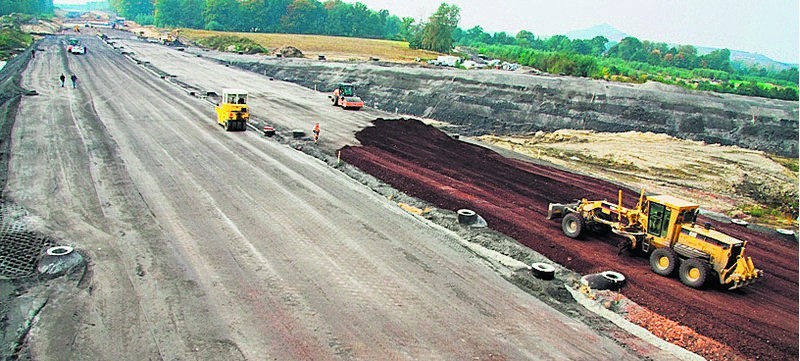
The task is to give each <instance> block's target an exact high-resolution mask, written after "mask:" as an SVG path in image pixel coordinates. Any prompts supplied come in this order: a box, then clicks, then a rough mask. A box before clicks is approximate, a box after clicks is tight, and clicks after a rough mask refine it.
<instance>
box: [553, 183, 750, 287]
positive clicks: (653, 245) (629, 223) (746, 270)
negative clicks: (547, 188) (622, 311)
mask: <svg viewBox="0 0 800 361" xmlns="http://www.w3.org/2000/svg"><path fill="white" fill-rule="evenodd" d="M698 212H699V206H698V205H697V204H694V203H691V202H688V201H685V200H682V199H679V198H676V197H673V196H669V195H651V196H647V197H645V194H644V190H642V193H641V195H640V196H639V201H638V203H637V204H636V207H635V208H632V209H631V208H625V207H623V206H622V191H619V200H618V202H617V203H616V204H615V203H612V202H608V201H606V200H602V201H591V200H587V199H585V198H584V199H581V200H580V201H577V202H574V203H568V204H562V203H550V205H549V207H548V211H547V219H554V218H562V221H561V229H562V231H563V232H564V234H565V235H566V236H567V237H570V238H578V237H580V235H581V233H583V232H584V231H587V230H588V231H593V232H596V233H600V234H605V233H607V232H608V231H611V232H613V233H615V234H618V235H620V236H622V237H624V242H623V243H622V246H621V247H620V253H621V252H622V251H623V250H625V249H630V250H632V251H633V252H640V253H642V254H646V255H648V254H649V257H650V268H651V269H652V270H653V272H655V273H657V274H659V275H662V276H669V275H671V274H672V273H674V272H675V270H677V271H678V276H679V278H680V280H681V282H683V284H685V285H686V286H689V287H692V288H701V287H703V285H705V284H706V281H708V280H711V279H713V278H718V280H719V283H720V284H721V285H722V286H724V287H727V288H728V289H731V290H732V289H736V288H740V287H744V286H747V285H749V284H751V283H753V282H755V281H756V280H757V279H759V278H760V277H761V276H762V274H763V271H762V270H760V269H756V268H755V266H754V265H753V260H752V259H751V258H750V257H746V256H745V246H746V245H747V241H743V240H740V239H736V238H734V237H731V236H729V235H727V234H724V233H722V232H719V231H717V230H716V229H714V227H712V226H711V224H710V223H706V224H704V225H698V224H697V223H696V221H697V214H698Z"/></svg>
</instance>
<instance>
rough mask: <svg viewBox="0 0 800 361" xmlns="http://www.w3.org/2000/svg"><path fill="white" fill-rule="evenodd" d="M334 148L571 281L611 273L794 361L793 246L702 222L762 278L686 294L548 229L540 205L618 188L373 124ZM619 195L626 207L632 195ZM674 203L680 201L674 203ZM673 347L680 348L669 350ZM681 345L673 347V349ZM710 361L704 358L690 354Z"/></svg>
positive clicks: (676, 311)
mask: <svg viewBox="0 0 800 361" xmlns="http://www.w3.org/2000/svg"><path fill="white" fill-rule="evenodd" d="M356 138H357V139H358V140H359V141H360V143H361V146H355V147H344V148H342V150H341V157H342V160H344V161H346V162H348V163H350V164H352V165H354V166H356V167H358V168H360V169H361V170H363V171H365V172H367V173H369V174H371V175H373V176H375V177H377V178H379V179H381V180H383V181H384V182H386V183H388V184H390V185H392V186H393V187H395V188H397V189H398V190H400V191H403V192H405V193H407V194H409V195H412V196H415V197H418V198H420V199H423V200H426V201H429V202H431V203H433V204H435V205H436V206H438V207H441V208H446V209H451V210H457V209H460V208H470V209H473V210H475V211H476V212H478V213H479V214H480V215H481V216H483V217H484V218H485V219H486V220H487V221H488V223H489V225H490V227H492V228H493V229H496V230H498V231H500V232H502V233H504V234H506V235H508V236H511V237H513V238H515V239H517V240H518V241H520V242H521V243H523V244H525V245H526V246H528V247H530V248H532V249H534V250H536V251H537V252H540V253H542V254H543V255H545V256H546V257H548V258H550V259H551V260H553V261H555V262H558V263H560V264H562V265H564V266H566V267H568V268H570V269H572V270H574V271H577V272H580V273H591V272H597V271H603V270H615V271H618V272H621V273H623V274H624V275H626V276H627V278H628V283H627V286H626V287H625V288H624V289H623V290H622V293H623V294H625V295H626V296H627V297H628V298H630V299H632V300H633V301H635V302H637V303H638V304H640V305H642V306H644V307H647V308H649V309H650V310H652V311H654V312H657V313H659V314H661V315H663V316H665V317H667V318H669V319H672V320H674V321H677V322H680V323H681V324H683V325H686V326H688V327H690V328H692V329H694V330H695V331H697V332H698V333H700V334H702V335H705V336H708V337H711V338H713V339H715V340H717V341H719V342H721V343H723V344H726V345H729V346H731V347H732V348H734V349H735V350H736V351H738V352H740V353H741V354H742V355H744V356H746V357H748V358H753V359H794V358H796V357H797V354H798V329H797V324H798V265H797V259H798V246H797V243H796V242H794V241H791V240H787V239H783V238H780V237H778V236H777V235H776V236H773V235H767V234H763V233H758V232H755V231H752V230H749V229H746V228H744V227H740V226H737V225H731V224H723V223H720V222H716V221H713V220H707V219H701V220H700V222H706V221H707V222H711V223H712V224H713V225H714V226H715V227H717V228H718V229H719V230H720V231H722V232H725V233H728V234H730V235H732V236H734V237H737V238H741V239H745V240H747V241H748V246H747V252H748V254H749V255H750V256H752V257H753V260H754V262H755V263H756V267H758V268H761V269H763V270H764V273H765V275H764V277H763V279H761V280H760V282H758V283H756V284H754V285H751V286H749V287H747V288H744V289H739V290H734V291H727V290H723V289H722V288H720V287H719V286H718V285H717V286H710V287H706V289H703V290H694V289H691V288H688V287H686V286H684V285H682V284H681V283H680V281H679V280H678V279H677V278H675V277H673V278H664V277H661V276H658V275H656V274H655V273H653V272H651V271H650V267H649V262H648V260H647V259H646V258H645V257H642V256H638V255H625V254H623V255H619V256H618V255H617V253H618V242H620V241H621V238H619V237H617V236H614V235H608V236H596V235H593V234H586V235H584V236H582V238H581V239H580V240H574V239H570V238H567V237H566V236H564V235H563V233H562V232H561V225H560V222H558V221H548V220H546V219H545V216H546V213H547V206H548V203H550V202H569V201H572V200H575V199H580V198H584V197H585V198H589V199H609V200H615V199H616V198H617V191H618V189H619V186H618V185H615V184H612V183H609V182H606V181H603V180H599V179H595V178H592V177H591V176H587V175H579V174H573V173H569V172H567V171H564V170H559V169H557V168H553V167H548V166H543V165H538V164H533V163H529V162H524V161H519V160H513V159H508V158H504V157H503V156H501V155H499V154H497V153H495V152H493V151H491V150H488V149H486V148H483V147H480V146H476V145H473V144H469V143H465V142H462V141H459V140H456V139H453V138H451V137H450V136H448V135H447V134H445V133H443V132H441V131H439V130H438V129H436V128H434V127H432V126H428V125H425V124H423V123H422V122H420V121H417V120H406V119H401V120H383V119H378V120H376V121H375V122H374V126H372V127H368V128H366V129H364V130H362V131H361V132H359V133H358V134H357V135H356ZM623 191H624V196H623V197H624V203H625V205H626V206H628V207H632V206H634V204H635V202H636V201H637V199H638V194H637V192H635V191H631V190H623ZM675 196H678V197H680V195H679V194H675ZM669 341H673V342H675V341H680V340H669ZM676 343H681V342H676ZM691 351H693V352H696V353H699V354H701V355H704V356H707V357H711V358H713V354H708V353H707V352H705V350H691Z"/></svg>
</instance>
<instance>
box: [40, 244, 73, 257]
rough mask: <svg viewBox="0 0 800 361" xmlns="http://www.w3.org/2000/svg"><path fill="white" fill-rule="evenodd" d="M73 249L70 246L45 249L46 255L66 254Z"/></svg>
mask: <svg viewBox="0 0 800 361" xmlns="http://www.w3.org/2000/svg"><path fill="white" fill-rule="evenodd" d="M73 250H74V249H73V248H72V247H70V246H55V247H50V248H48V249H47V252H46V253H47V255H48V256H66V255H68V254H70V253H72V251H73Z"/></svg>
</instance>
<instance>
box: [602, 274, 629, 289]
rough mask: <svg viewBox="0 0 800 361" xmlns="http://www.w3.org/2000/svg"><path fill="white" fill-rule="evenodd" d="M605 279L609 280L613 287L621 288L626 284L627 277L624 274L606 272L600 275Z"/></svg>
mask: <svg viewBox="0 0 800 361" xmlns="http://www.w3.org/2000/svg"><path fill="white" fill-rule="evenodd" d="M600 275H601V276H603V278H605V279H607V280H608V281H609V282H611V285H612V286H613V287H615V288H620V287H622V285H623V284H624V283H625V276H623V275H622V273H619V272H614V271H605V272H602V273H600Z"/></svg>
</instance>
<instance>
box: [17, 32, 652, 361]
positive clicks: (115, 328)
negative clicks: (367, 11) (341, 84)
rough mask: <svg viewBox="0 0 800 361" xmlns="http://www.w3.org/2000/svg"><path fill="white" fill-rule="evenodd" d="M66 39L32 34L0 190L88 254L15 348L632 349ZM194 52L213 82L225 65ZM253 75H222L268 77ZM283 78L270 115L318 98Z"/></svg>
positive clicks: (209, 356) (308, 352)
mask: <svg viewBox="0 0 800 361" xmlns="http://www.w3.org/2000/svg"><path fill="white" fill-rule="evenodd" d="M65 40H66V39H65V38H63V37H49V38H46V39H45V40H43V42H42V43H41V44H40V45H39V47H40V49H41V51H39V52H37V56H36V58H35V59H33V60H32V61H31V63H30V64H29V66H28V69H27V70H26V72H25V73H24V74H23V80H22V85H23V86H24V87H25V88H28V89H36V90H37V91H38V92H39V94H40V95H39V96H36V97H26V98H24V99H23V101H22V103H21V105H20V109H19V113H18V114H19V115H18V118H17V121H16V124H15V127H14V129H13V134H12V140H11V141H12V147H11V161H10V166H9V167H10V168H9V180H8V183H7V187H6V189H5V195H6V196H7V197H8V198H10V199H12V200H14V201H16V202H18V203H20V204H21V205H23V206H25V207H26V208H27V209H29V210H30V211H31V212H32V213H33V214H34V215H36V216H38V217H39V218H40V221H39V222H36V223H37V224H39V225H40V227H39V228H41V229H42V230H44V231H46V232H49V233H51V234H53V235H54V236H56V237H58V238H59V239H61V240H62V242H63V243H67V244H71V245H74V246H76V247H77V248H78V249H81V250H82V251H83V252H85V254H86V255H87V256H89V257H90V259H91V265H90V272H89V273H88V274H87V275H86V276H85V278H84V279H83V280H82V281H81V282H78V283H75V284H72V285H71V286H62V287H59V288H57V289H53V290H50V291H48V293H47V297H48V299H47V302H46V305H45V306H44V308H43V309H42V310H41V312H40V313H39V315H38V316H37V319H36V322H35V324H34V325H33V327H32V329H31V330H30V332H29V334H28V339H27V343H28V346H29V352H30V354H31V357H32V358H33V359H37V360H50V359H53V360H56V359H68V360H124V359H129V360H143V359H170V360H172V359H198V360H236V359H248V360H262V359H277V360H310V359H314V360H327V359H365V360H378V359H458V360H466V359H490V358H491V359H509V360H514V359H598V358H599V359H609V360H610V359H614V360H617V359H637V358H638V356H636V355H635V354H633V353H632V352H631V351H630V350H628V349H625V348H622V347H621V346H620V345H618V344H617V343H616V342H615V341H613V340H611V339H609V338H607V337H604V336H600V335H598V334H596V333H594V332H593V331H592V330H591V329H589V328H588V327H587V326H586V325H585V324H583V323H580V322H578V321H576V320H573V319H571V318H569V317H567V316H565V315H564V314H561V313H559V312H556V311H554V310H553V309H551V308H549V307H547V306H546V305H545V304H543V303H542V302H541V301H539V300H537V299H535V298H533V297H532V296H530V295H529V294H527V293H525V292H523V291H522V290H520V289H518V288H516V287H515V286H512V285H511V284H509V283H508V282H506V281H505V280H504V279H503V278H502V277H501V276H500V275H498V274H497V273H495V272H494V271H492V270H491V269H490V268H489V267H487V266H486V264H485V263H484V261H483V260H482V259H480V258H478V257H476V256H474V255H473V253H471V252H469V251H467V250H465V249H464V248H462V247H460V246H459V245H458V244H459V243H458V240H457V239H455V235H454V234H452V233H449V232H446V231H444V230H442V229H440V228H437V227H434V226H431V225H428V224H426V223H423V222H421V221H420V220H419V219H418V218H415V217H413V216H411V215H410V214H408V213H406V212H404V211H402V210H400V209H399V208H398V207H396V206H395V205H394V204H393V203H391V202H389V201H387V200H386V199H384V198H382V197H380V196H378V195H377V194H375V193H373V192H372V191H370V190H369V189H367V188H366V187H363V186H362V185H360V184H358V183H356V182H355V181H353V180H351V179H350V178H348V177H346V176H344V175H343V174H342V173H340V172H338V171H336V170H334V169H332V168H330V167H328V166H327V165H325V164H324V163H323V162H320V161H318V160H316V159H314V158H311V157H308V156H306V155H305V154H303V153H301V152H297V151H295V150H293V149H291V148H290V147H287V146H284V145H280V144H278V143H276V142H273V141H270V140H266V139H264V138H262V137H260V136H258V135H257V134H256V133H255V132H244V133H242V132H224V131H223V130H222V129H221V128H220V127H218V126H217V125H216V124H215V122H214V121H213V120H212V116H213V110H212V106H211V105H210V104H208V103H207V102H205V101H203V100H199V99H197V98H194V97H191V96H189V95H187V93H186V92H183V91H180V90H179V89H178V88H176V87H175V86H174V85H172V84H170V83H168V82H166V81H164V80H162V79H160V78H159V77H158V76H156V75H154V74H153V73H152V72H149V71H146V70H144V68H143V67H142V66H139V65H137V64H136V63H135V62H133V61H130V60H128V59H126V58H125V57H123V56H122V55H120V54H119V53H118V52H117V51H114V50H112V49H111V48H110V47H107V46H106V45H105V44H103V43H102V42H101V41H100V40H99V39H97V38H91V37H82V40H83V41H84V42H85V44H86V45H88V49H89V52H88V53H87V54H86V55H82V56H75V55H70V54H67V53H66V51H65ZM162 51H164V52H174V51H173V50H169V49H166V48H164V50H162ZM161 56H166V55H161ZM192 63H193V64H198V68H196V69H203V70H204V71H207V72H208V73H207V74H204V76H208V77H211V78H214V79H218V81H219V84H216V85H217V86H218V87H221V86H224V85H226V83H225V81H224V79H237V76H242V73H241V72H239V71H236V70H232V69H227V68H225V67H224V66H212V65H211V64H210V63H205V60H204V59H193V61H192ZM204 67H207V68H204ZM62 72H63V73H65V74H66V75H67V77H69V75H70V73H75V74H77V76H78V78H79V81H78V87H77V89H71V88H70V87H69V84H67V87H65V88H61V87H60V86H59V85H58V80H57V79H58V76H59V75H60V74H61V73H62ZM190 73H192V72H191V71H190ZM246 76H252V75H246ZM252 77H253V78H248V79H256V80H258V81H259V82H260V83H256V84H253V83H249V82H241V83H236V85H237V86H243V87H247V88H249V89H254V90H256V89H265V88H267V86H266V84H270V85H272V84H280V83H278V82H270V81H269V80H268V79H258V77H255V76H252ZM238 79H240V80H241V78H238ZM67 83H69V81H67ZM245 85H246V86H245ZM262 86H263V88H262ZM275 86H276V87H277V85H275ZM281 86H283V87H284V89H282V90H281V92H282V98H279V99H276V100H280V101H278V102H273V103H272V104H273V105H271V106H272V107H275V109H277V110H282V111H283V110H285V112H283V113H281V114H284V116H286V117H290V116H289V115H286V114H293V113H292V112H294V111H296V110H295V109H296V107H297V106H298V105H297V104H298V103H300V104H311V103H312V100H308V97H313V96H315V95H314V94H317V95H318V93H310V92H309V91H308V90H304V89H303V88H299V87H293V86H290V85H286V84H283V85H281ZM262 94H263V93H259V92H258V91H254V92H253V96H254V98H253V100H254V101H253V102H252V105H253V107H254V108H255V109H257V110H254V111H255V112H256V113H258V112H261V111H262V110H261V109H259V108H258V106H259V104H265V103H266V102H263V99H259V97H260V96H262ZM309 94H311V95H309ZM264 96H270V95H264ZM292 99H293V100H295V101H296V102H297V103H292V101H291V100H292ZM298 99H300V100H298ZM284 100H285V101H284ZM301 100H302V101H301ZM313 101H316V99H313ZM323 101H324V99H323ZM281 104H285V108H281ZM323 104H324V105H323V106H315V107H314V109H316V108H320V107H322V108H324V109H330V108H333V107H329V108H328V106H327V105H326V104H325V103H324V102H323ZM306 110H308V109H306ZM326 111H327V110H326ZM341 114H342V115H341V116H340V117H337V118H336V119H332V120H331V122H334V121H336V122H341V124H343V125H347V124H354V123H357V122H360V121H361V118H362V117H364V114H365V113H349V112H348V113H341ZM311 116H312V117H313V116H320V114H312V115H311ZM336 124H339V123H336Z"/></svg>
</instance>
